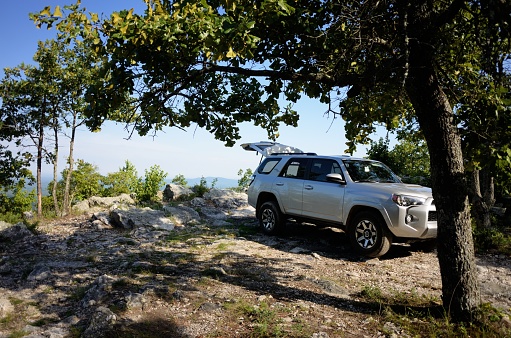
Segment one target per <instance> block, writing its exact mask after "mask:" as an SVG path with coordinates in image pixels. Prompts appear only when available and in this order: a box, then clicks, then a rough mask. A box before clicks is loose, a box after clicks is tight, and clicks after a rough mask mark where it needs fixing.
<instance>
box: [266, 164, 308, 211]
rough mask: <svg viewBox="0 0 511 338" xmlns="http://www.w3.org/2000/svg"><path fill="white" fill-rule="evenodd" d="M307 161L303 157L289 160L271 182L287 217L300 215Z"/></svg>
mask: <svg viewBox="0 0 511 338" xmlns="http://www.w3.org/2000/svg"><path fill="white" fill-rule="evenodd" d="M308 161H309V159H307V158H305V157H302V158H290V159H289V160H288V162H287V163H286V165H285V166H284V168H282V171H281V172H280V175H279V176H278V177H277V178H276V179H275V181H274V182H273V191H274V192H275V194H276V195H277V196H278V200H279V202H280V203H281V207H282V209H283V211H284V213H286V214H288V215H301V214H302V193H303V184H304V179H305V172H306V169H307V164H308Z"/></svg>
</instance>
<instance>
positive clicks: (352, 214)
mask: <svg viewBox="0 0 511 338" xmlns="http://www.w3.org/2000/svg"><path fill="white" fill-rule="evenodd" d="M364 211H366V212H371V213H373V214H374V215H375V216H377V217H378V218H379V219H380V221H381V222H382V224H383V225H384V226H385V228H386V229H387V230H389V231H390V229H389V225H388V224H387V221H386V219H385V217H384V216H383V215H382V213H381V211H380V210H379V209H378V208H375V207H370V206H367V205H355V206H353V207H352V208H351V209H350V213H349V214H348V217H347V218H346V224H345V227H346V229H347V228H348V227H350V226H351V225H352V224H351V221H352V220H353V218H354V217H355V215H357V214H359V213H360V212H364ZM390 233H392V231H390Z"/></svg>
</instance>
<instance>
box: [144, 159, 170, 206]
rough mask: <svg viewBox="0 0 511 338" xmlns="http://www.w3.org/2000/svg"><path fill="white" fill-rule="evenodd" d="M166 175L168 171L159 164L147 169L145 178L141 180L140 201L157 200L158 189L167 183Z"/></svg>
mask: <svg viewBox="0 0 511 338" xmlns="http://www.w3.org/2000/svg"><path fill="white" fill-rule="evenodd" d="M166 177H167V173H166V172H164V171H163V170H161V168H160V166H158V165H153V166H152V167H151V168H149V170H146V171H145V178H144V180H143V181H142V180H141V179H140V181H139V186H138V191H137V199H138V200H139V201H140V202H151V201H156V197H157V195H158V191H159V190H160V189H161V188H162V187H163V186H164V185H165V178H166Z"/></svg>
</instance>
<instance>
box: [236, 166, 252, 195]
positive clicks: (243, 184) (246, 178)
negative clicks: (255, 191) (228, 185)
mask: <svg viewBox="0 0 511 338" xmlns="http://www.w3.org/2000/svg"><path fill="white" fill-rule="evenodd" d="M252 175H253V172H252V169H250V168H249V169H247V170H246V171H245V172H243V169H240V170H238V176H240V179H239V180H238V186H237V187H236V188H235V189H234V190H236V191H238V192H242V191H245V190H246V189H247V188H248V186H249V184H250V182H251V181H252Z"/></svg>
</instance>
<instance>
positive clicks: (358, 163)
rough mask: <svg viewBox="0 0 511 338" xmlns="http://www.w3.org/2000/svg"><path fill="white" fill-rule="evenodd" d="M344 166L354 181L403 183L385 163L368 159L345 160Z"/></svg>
mask: <svg viewBox="0 0 511 338" xmlns="http://www.w3.org/2000/svg"><path fill="white" fill-rule="evenodd" d="M343 162H344V166H345V167H346V170H347V171H348V174H349V175H350V177H351V179H352V180H353V181H354V182H379V183H401V180H400V179H399V177H397V176H396V174H394V173H393V172H392V170H390V169H389V168H388V167H387V166H386V165H385V164H383V163H381V162H375V161H367V160H344V161H343Z"/></svg>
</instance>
